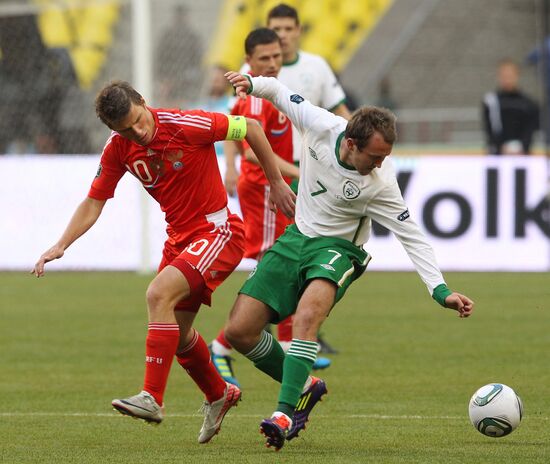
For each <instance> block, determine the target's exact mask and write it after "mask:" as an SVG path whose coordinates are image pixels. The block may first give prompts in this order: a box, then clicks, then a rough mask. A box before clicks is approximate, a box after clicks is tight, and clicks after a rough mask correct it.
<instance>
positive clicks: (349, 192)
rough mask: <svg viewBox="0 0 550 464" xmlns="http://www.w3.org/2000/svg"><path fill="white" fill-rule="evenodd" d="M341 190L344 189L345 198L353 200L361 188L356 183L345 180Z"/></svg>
mask: <svg viewBox="0 0 550 464" xmlns="http://www.w3.org/2000/svg"><path fill="white" fill-rule="evenodd" d="M343 191H344V197H345V198H346V199H347V200H353V199H355V198H357V197H358V196H359V194H360V193H361V189H360V188H359V187H358V186H357V185H355V184H354V183H353V182H352V181H351V180H347V181H346V182H345V183H344V188H343Z"/></svg>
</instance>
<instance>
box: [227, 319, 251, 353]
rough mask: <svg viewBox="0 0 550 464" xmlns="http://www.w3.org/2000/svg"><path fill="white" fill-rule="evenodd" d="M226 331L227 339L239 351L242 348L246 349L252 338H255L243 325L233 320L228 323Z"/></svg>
mask: <svg viewBox="0 0 550 464" xmlns="http://www.w3.org/2000/svg"><path fill="white" fill-rule="evenodd" d="M224 333H225V339H226V340H227V341H228V342H229V343H230V344H231V346H233V347H234V348H236V349H237V351H239V352H241V350H242V349H244V350H246V349H247V348H248V347H249V345H250V339H252V338H253V336H252V335H251V334H250V333H248V332H247V330H246V329H245V328H244V327H243V326H241V325H240V324H235V323H234V322H232V321H229V322H228V323H227V324H226V326H225V329H224Z"/></svg>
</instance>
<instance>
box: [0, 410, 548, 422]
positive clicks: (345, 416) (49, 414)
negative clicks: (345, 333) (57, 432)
mask: <svg viewBox="0 0 550 464" xmlns="http://www.w3.org/2000/svg"><path fill="white" fill-rule="evenodd" d="M0 417H114V418H119V417H124V416H123V415H121V414H117V413H116V412H115V411H113V412H112V413H106V412H89V413H88V412H0ZM165 417H167V418H170V417H176V418H189V417H203V415H202V414H167V415H166V416H165ZM233 417H242V418H245V419H250V418H256V419H257V418H260V417H261V415H259V414H238V413H237V414H234V415H233ZM315 417H317V418H319V419H324V418H325V419H328V418H333V419H338V418H340V419H378V420H437V419H439V420H465V419H468V416H467V415H464V416H417V415H401V416H399V415H396V416H392V415H386V414H334V415H331V414H315ZM530 419H540V420H548V419H549V418H548V417H546V416H531V417H530Z"/></svg>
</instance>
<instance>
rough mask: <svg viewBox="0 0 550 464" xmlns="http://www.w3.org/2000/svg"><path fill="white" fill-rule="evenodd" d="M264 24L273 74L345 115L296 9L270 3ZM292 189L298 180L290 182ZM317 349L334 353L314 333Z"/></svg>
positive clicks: (285, 330)
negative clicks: (274, 38)
mask: <svg viewBox="0 0 550 464" xmlns="http://www.w3.org/2000/svg"><path fill="white" fill-rule="evenodd" d="M267 27H269V28H270V29H273V30H274V31H275V32H276V33H277V35H278V36H279V38H280V39H281V47H282V51H283V67H282V68H281V71H280V72H279V75H278V76H277V77H278V79H279V80H280V81H281V82H282V83H283V84H285V85H286V86H287V87H288V88H289V89H293V90H294V91H296V92H297V93H299V94H300V95H302V96H303V97H304V98H305V99H307V100H309V101H310V102H311V103H313V104H314V105H316V106H320V107H322V108H325V109H327V110H329V111H332V112H333V113H334V114H338V115H339V116H342V117H344V118H346V119H349V118H350V116H351V114H350V112H349V110H348V108H347V106H346V103H345V100H346V96H345V93H344V90H343V89H342V86H341V85H340V83H339V82H338V80H337V79H336V76H335V75H334V73H333V72H332V69H331V68H330V66H329V65H328V63H327V62H326V61H325V59H324V58H323V57H321V56H319V55H314V54H312V53H308V52H305V51H303V50H300V37H301V33H302V27H301V25H300V18H299V16H298V11H296V9H295V8H293V7H291V6H290V5H286V4H284V3H281V4H279V5H276V6H274V7H273V8H272V9H271V10H270V11H269V13H268V14H267ZM292 144H293V147H294V150H293V159H294V163H295V164H297V165H298V164H299V162H300V147H301V145H302V140H301V136H300V132H299V131H298V130H297V129H296V127H295V126H294V125H293V126H292ZM291 188H292V190H294V192H296V190H297V188H298V180H297V179H296V180H294V181H293V182H292V184H291ZM291 323H292V319H291V318H290V319H289V320H288V321H287V322H283V323H281V324H279V326H278V334H279V341H281V340H286V341H287V343H288V342H289V341H291V340H292V328H291V326H290V324H291ZM318 342H319V351H320V352H322V353H337V351H336V350H335V349H334V348H332V346H330V345H329V344H328V343H327V342H326V340H325V339H324V338H321V337H320V336H319V335H318ZM329 364H330V359H328V358H321V357H318V358H317V360H316V361H315V365H314V367H315V366H325V365H329Z"/></svg>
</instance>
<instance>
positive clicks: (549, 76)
mask: <svg viewBox="0 0 550 464" xmlns="http://www.w3.org/2000/svg"><path fill="white" fill-rule="evenodd" d="M543 45H544V46H541V45H539V46H537V47H535V48H534V49H533V50H532V51H531V52H530V53H529V55H528V56H527V63H528V64H531V65H540V68H539V69H540V73H541V76H542V81H543V82H544V84H545V89H544V90H545V92H546V103H547V107H546V128H545V132H546V143H547V145H550V37H547V38H546V41H545V43H544V44H543ZM544 52H546V67H544V66H543V63H544V61H545V60H544V54H543V53H544Z"/></svg>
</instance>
